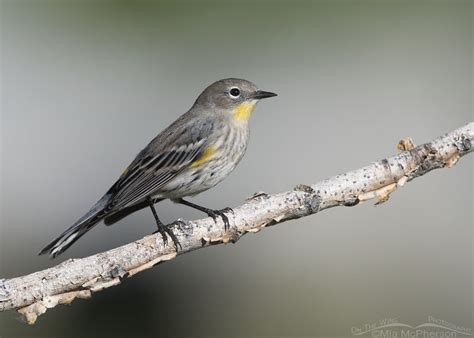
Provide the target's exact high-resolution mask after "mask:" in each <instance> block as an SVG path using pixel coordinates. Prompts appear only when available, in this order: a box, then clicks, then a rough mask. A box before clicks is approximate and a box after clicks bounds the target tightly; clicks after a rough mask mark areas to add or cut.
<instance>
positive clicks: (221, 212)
mask: <svg viewBox="0 0 474 338" xmlns="http://www.w3.org/2000/svg"><path fill="white" fill-rule="evenodd" d="M173 201H174V202H176V203H179V204H184V205H187V206H188V207H191V208H194V209H197V210H199V211H202V212H205V213H206V214H207V215H208V216H209V217H212V218H213V219H214V220H216V218H217V217H218V216H220V217H221V218H222V221H223V222H224V230H228V229H229V227H230V224H229V218H228V217H227V215H226V214H225V213H226V212H232V213H233V212H234V211H233V210H232V209H231V208H224V209H222V210H213V209H209V208H205V207H202V206H200V205H197V204H194V203H191V202H188V201H185V200H183V199H182V198H178V199H175V200H173Z"/></svg>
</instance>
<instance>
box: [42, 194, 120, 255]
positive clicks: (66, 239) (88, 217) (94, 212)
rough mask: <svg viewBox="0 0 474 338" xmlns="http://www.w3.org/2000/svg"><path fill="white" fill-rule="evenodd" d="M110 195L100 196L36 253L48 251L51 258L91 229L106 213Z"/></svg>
mask: <svg viewBox="0 0 474 338" xmlns="http://www.w3.org/2000/svg"><path fill="white" fill-rule="evenodd" d="M110 199H111V195H109V194H106V195H105V196H104V197H102V198H101V199H100V200H99V201H98V202H97V203H96V204H95V205H94V206H93V207H92V208H91V209H90V210H89V211H88V212H87V214H85V215H84V216H82V217H81V218H80V219H79V220H78V221H77V222H76V223H74V224H73V225H72V226H71V227H69V228H68V229H66V231H64V232H63V233H62V234H61V235H59V236H58V237H57V238H56V239H55V240H53V241H52V242H51V243H49V244H48V245H47V246H46V247H45V248H44V249H43V250H41V251H40V252H39V253H38V255H43V254H45V253H49V256H50V257H51V258H55V257H56V256H58V255H59V254H61V253H62V252H64V251H65V250H66V249H67V248H69V247H70V246H71V245H72V244H73V243H74V242H76V241H77V240H78V239H79V238H81V237H82V236H83V235H84V234H85V233H86V232H88V231H89V230H90V229H92V228H93V227H94V226H95V225H96V224H97V223H99V222H100V221H101V220H102V219H103V218H104V217H105V216H106V215H107V211H108V210H107V207H108V205H109V202H110Z"/></svg>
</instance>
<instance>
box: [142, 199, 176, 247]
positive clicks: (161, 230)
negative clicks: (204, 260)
mask: <svg viewBox="0 0 474 338" xmlns="http://www.w3.org/2000/svg"><path fill="white" fill-rule="evenodd" d="M147 201H148V204H149V205H150V209H151V212H152V213H153V217H155V221H156V226H157V227H158V230H156V231H155V232H153V233H154V234H156V233H157V232H159V233H160V234H161V237H162V238H163V243H164V244H165V245H166V243H167V242H168V237H167V236H166V234H168V235H170V237H171V239H172V240H173V244H174V247H175V249H176V251H178V247H179V248H180V249H182V247H181V244H180V243H179V241H178V238H177V237H176V235H175V234H174V233H173V230H171V229H170V228H169V226H166V225H164V224H163V222H161V221H160V219H159V218H158V214H157V212H156V210H155V206H154V205H153V199H151V198H150V197H147Z"/></svg>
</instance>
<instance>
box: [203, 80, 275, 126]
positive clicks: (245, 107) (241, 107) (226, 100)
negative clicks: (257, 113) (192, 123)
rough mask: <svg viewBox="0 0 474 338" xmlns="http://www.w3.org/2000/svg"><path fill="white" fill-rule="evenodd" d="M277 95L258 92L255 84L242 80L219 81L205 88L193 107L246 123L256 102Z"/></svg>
mask: <svg viewBox="0 0 474 338" xmlns="http://www.w3.org/2000/svg"><path fill="white" fill-rule="evenodd" d="M276 95H277V94H275V93H271V92H266V91H263V90H259V89H258V88H257V86H256V85H255V84H253V83H252V82H250V81H247V80H242V79H224V80H219V81H216V82H214V83H213V84H211V85H210V86H209V87H207V88H206V89H205V90H204V91H203V92H202V93H201V95H199V97H198V98H197V100H196V102H195V104H194V106H195V107H196V106H199V108H202V109H212V110H214V111H219V112H222V113H223V114H229V116H230V117H232V118H233V119H235V120H237V121H245V122H246V121H248V120H249V118H250V116H251V115H252V112H253V110H254V108H255V105H256V104H257V102H258V101H259V100H261V99H265V98H267V97H273V96H276Z"/></svg>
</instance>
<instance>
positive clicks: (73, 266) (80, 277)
mask: <svg viewBox="0 0 474 338" xmlns="http://www.w3.org/2000/svg"><path fill="white" fill-rule="evenodd" d="M473 138H474V123H472V122H471V123H469V124H467V125H465V126H464V127H462V128H459V129H457V130H454V131H453V132H450V133H448V134H446V135H444V136H441V137H439V138H437V139H435V140H433V141H432V142H429V143H426V144H422V145H420V146H418V147H415V146H414V144H413V141H412V140H411V139H404V140H402V141H400V143H399V144H398V149H399V151H400V152H399V154H398V155H395V156H392V157H388V158H385V159H383V160H381V161H378V162H375V163H372V164H370V165H368V166H366V167H363V168H360V169H357V170H354V171H350V172H347V173H344V174H340V175H337V176H334V177H331V178H328V179H326V180H324V181H321V182H319V183H316V184H313V185H298V186H297V187H295V189H294V190H292V191H287V192H283V193H279V194H274V195H268V194H265V193H257V194H255V195H254V196H253V197H251V198H249V199H248V200H247V201H246V202H245V203H244V204H243V205H242V206H240V207H237V208H234V209H233V210H234V212H233V213H230V214H229V220H230V225H231V228H230V230H228V231H227V232H224V224H223V223H222V221H221V220H220V219H218V220H217V221H216V222H215V221H214V220H213V219H212V218H205V219H200V220H196V221H183V223H182V225H181V227H178V226H176V227H175V228H174V232H175V234H176V236H177V237H178V239H179V241H180V242H181V244H182V250H180V251H179V253H176V252H175V250H174V247H173V244H172V243H170V242H171V241H168V244H167V245H165V244H164V243H163V240H162V238H161V236H160V235H159V234H156V235H150V236H146V237H144V238H142V239H140V240H137V241H135V242H133V243H130V244H126V245H123V246H121V247H118V248H115V249H112V250H109V251H106V252H102V253H99V254H96V255H93V256H89V257H86V258H80V259H69V260H67V261H65V262H63V263H61V264H59V265H56V266H54V267H52V268H49V269H46V270H43V271H38V272H35V273H32V274H30V275H26V276H22V277H17V278H12V279H6V280H5V279H3V280H2V279H0V311H5V310H17V311H18V312H19V313H21V314H22V315H23V316H24V317H25V318H26V320H27V322H28V323H30V324H33V323H34V322H35V321H36V319H37V317H38V316H39V315H41V314H43V313H44V312H46V310H47V309H49V308H53V307H55V306H56V305H58V304H68V303H70V302H72V301H73V300H74V299H75V298H89V297H91V295H92V294H93V293H94V292H98V291H101V290H103V289H106V288H108V287H111V286H115V285H118V284H120V283H121V282H122V281H123V280H124V279H127V278H130V277H132V276H133V275H135V274H137V273H139V272H141V271H143V270H146V269H149V268H151V267H153V266H155V265H157V264H159V263H161V262H164V261H168V260H171V259H173V258H175V257H176V255H177V254H179V255H181V254H185V253H187V252H189V251H192V250H196V249H200V248H203V247H206V246H209V245H213V244H219V243H229V242H232V243H235V242H236V241H237V240H238V239H239V238H240V237H241V236H243V235H244V234H246V233H249V232H258V231H260V230H262V229H263V228H264V227H266V226H270V225H274V224H277V223H281V222H284V221H287V220H290V219H295V218H299V217H304V216H308V215H311V214H314V213H317V212H319V211H321V210H324V209H327V208H331V207H335V206H355V205H357V204H358V203H361V202H364V201H366V200H369V199H376V200H377V203H378V204H380V203H383V202H385V201H387V200H388V198H389V196H390V194H391V193H393V192H394V191H395V190H397V189H398V188H399V187H401V186H403V185H404V184H405V183H407V182H409V181H411V180H412V179H414V178H416V177H418V176H421V175H423V174H426V173H427V172H429V171H431V170H433V169H437V168H443V167H451V166H453V165H454V164H455V163H456V162H457V161H458V160H459V158H460V157H461V156H463V155H465V154H467V153H469V152H471V151H472V150H473V147H472V144H473Z"/></svg>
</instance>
